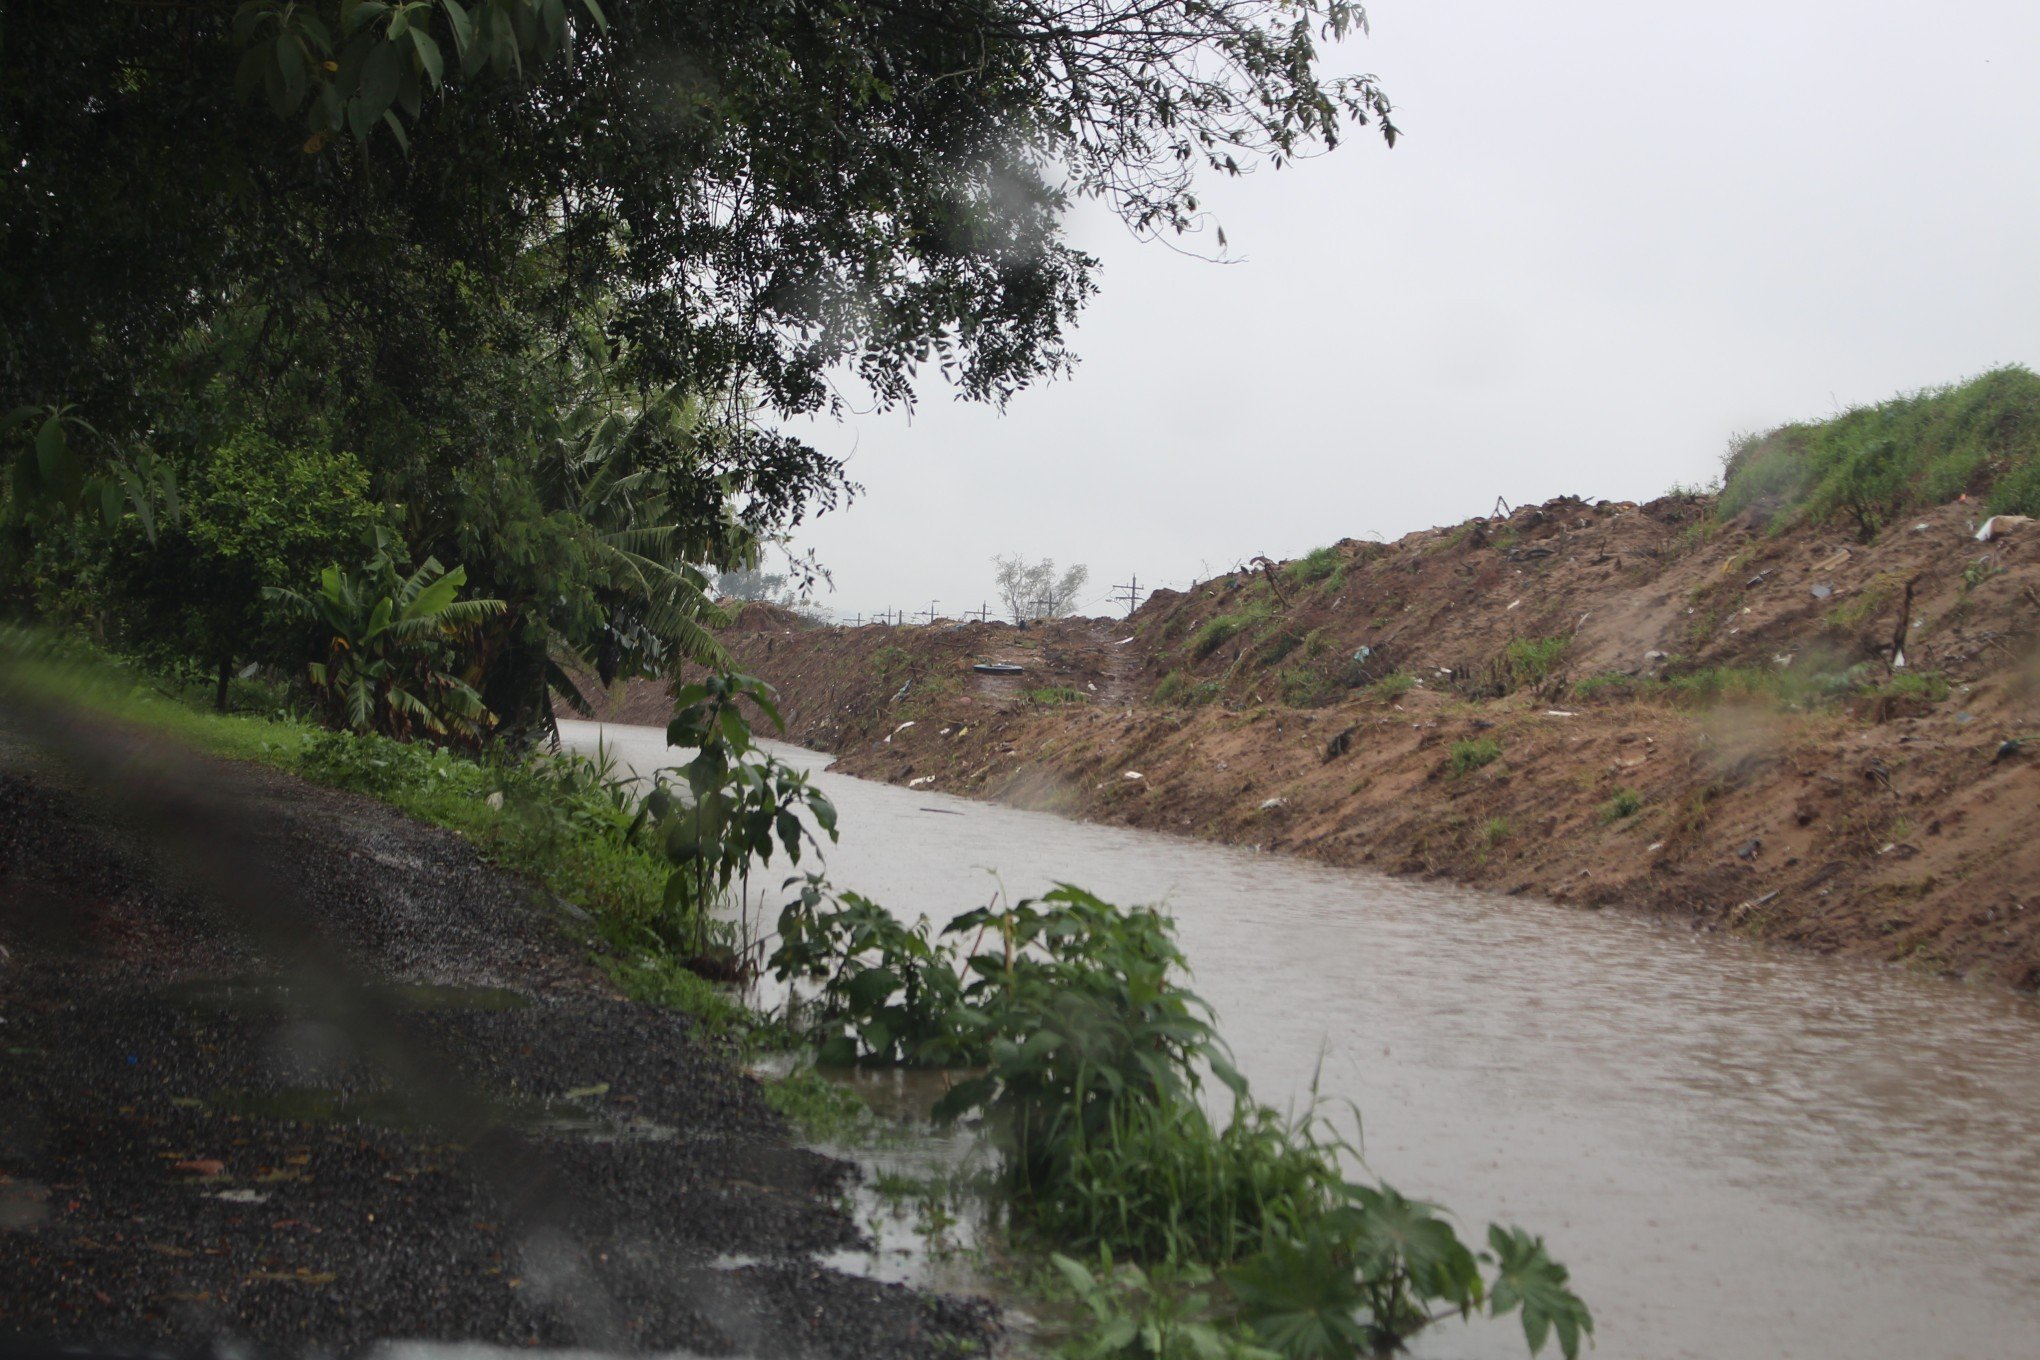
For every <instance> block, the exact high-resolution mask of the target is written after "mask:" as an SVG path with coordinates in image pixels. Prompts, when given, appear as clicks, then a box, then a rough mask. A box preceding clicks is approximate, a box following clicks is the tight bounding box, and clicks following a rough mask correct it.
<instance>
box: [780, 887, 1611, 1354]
mask: <svg viewBox="0 0 2040 1360" xmlns="http://www.w3.org/2000/svg"><path fill="white" fill-rule="evenodd" d="M826 900H827V894H826V892H825V891H823V889H822V887H821V885H820V880H819V879H818V878H816V877H815V876H813V875H810V876H809V877H808V879H807V880H805V882H804V883H803V886H802V891H801V894H800V896H799V897H798V898H796V900H795V901H794V902H792V903H789V904H788V908H787V912H786V914H785V915H783V916H782V918H781V934H782V944H781V947H780V949H779V951H778V952H777V953H775V955H774V957H773V964H774V967H775V968H776V969H778V970H780V972H781V975H782V976H785V977H790V976H794V975H810V976H811V975H817V974H821V975H825V976H826V977H827V979H828V980H827V981H826V982H825V985H824V989H823V995H824V999H825V1004H823V1005H822V1006H821V1007H820V1008H819V1009H818V1011H817V1012H816V1013H815V1015H814V1016H813V1017H812V1018H811V1023H812V1025H813V1028H811V1030H810V1033H811V1035H812V1036H813V1037H815V1038H817V1039H818V1041H820V1042H822V1043H823V1044H824V1045H825V1050H824V1051H825V1052H826V1053H827V1054H828V1055H829V1056H831V1057H847V1056H856V1057H858V1058H860V1059H862V1060H864V1061H908V1062H912V1061H935V1062H944V1063H952V1064H959V1063H961V1064H973V1065H981V1066H982V1068H983V1070H982V1071H981V1072H979V1073H976V1074H973V1075H971V1076H969V1077H966V1078H965V1079H963V1080H961V1081H959V1082H957V1083H956V1084H955V1085H954V1086H953V1087H952V1088H951V1089H950V1093H949V1095H948V1096H947V1097H945V1098H944V1100H943V1101H942V1102H941V1104H940V1105H939V1106H938V1107H937V1114H938V1115H940V1116H943V1117H962V1116H965V1115H969V1114H977V1115H981V1116H983V1117H984V1118H985V1120H986V1123H987V1124H988V1126H989V1128H990V1130H991V1131H992V1136H993V1138H994V1140H995V1142H996V1145H997V1146H998V1147H999V1149H1000V1152H1001V1155H1002V1157H1003V1160H1004V1163H1005V1170H1006V1180H1007V1184H1008V1188H1009V1190H1010V1191H1011V1193H1012V1194H1013V1196H1014V1200H1015V1204H1016V1207H1017V1208H1018V1209H1019V1210H1020V1211H1021V1214H1022V1217H1023V1220H1024V1221H1026V1222H1027V1223H1029V1224H1031V1225H1032V1226H1033V1227H1034V1228H1035V1229H1036V1230H1037V1231H1039V1232H1041V1233H1042V1234H1043V1235H1044V1236H1046V1237H1047V1238H1049V1239H1050V1240H1052V1241H1054V1242H1056V1243H1057V1244H1059V1245H1063V1246H1069V1247H1074V1248H1078V1249H1090V1250H1095V1251H1097V1252H1099V1253H1100V1254H1101V1256H1102V1259H1103V1261H1104V1268H1103V1271H1102V1273H1094V1272H1091V1271H1090V1270H1089V1269H1088V1268H1086V1267H1081V1266H1078V1265H1076V1263H1075V1262H1073V1261H1071V1260H1070V1259H1069V1258H1067V1257H1063V1258H1058V1262H1057V1264H1058V1267H1059V1268H1060V1269H1061V1270H1062V1272H1063V1275H1064V1277H1065V1278H1066V1280H1068V1281H1069V1283H1070V1285H1071V1287H1072V1288H1074V1289H1075V1290H1076V1291H1077V1293H1078V1295H1079V1298H1080V1301H1081V1302H1082V1303H1083V1304H1084V1306H1085V1307H1086V1308H1087V1309H1089V1310H1090V1312H1091V1314H1092V1322H1093V1324H1094V1325H1093V1326H1092V1327H1091V1328H1090V1329H1089V1330H1088V1332H1087V1334H1086V1335H1085V1336H1084V1337H1083V1338H1082V1340H1081V1341H1080V1343H1079V1344H1078V1347H1077V1349H1078V1353H1080V1354H1084V1355H1088V1356H1101V1357H1102V1356H1113V1357H1157V1358H1159V1357H1176V1356H1185V1357H1187V1356H1196V1357H1217V1356H1243V1355H1267V1354H1274V1355H1279V1356H1283V1357H1286V1358H1287V1360H1359V1358H1360V1357H1363V1356H1374V1355H1378V1354H1382V1353H1385V1352H1387V1351H1391V1350H1397V1349H1400V1348H1401V1347H1402V1346H1403V1344H1404V1343H1405V1342H1406V1341H1407V1339H1408V1338H1409V1337H1411V1336H1413V1335H1414V1334H1415V1333H1417V1332H1419V1331H1421V1330H1423V1329H1424V1328H1426V1327H1428V1326H1431V1325H1432V1324H1434V1323H1436V1322H1438V1321H1440V1320H1442V1319H1444V1318H1448V1317H1452V1316H1470V1315H1471V1314H1473V1313H1475V1312H1477V1311H1485V1312H1487V1313H1488V1314H1489V1315H1491V1316H1502V1315H1505V1314H1508V1313H1511V1312H1520V1314H1521V1317H1522V1322H1523V1328H1524V1336H1525V1340H1526V1341H1527V1342H1528V1344H1529V1346H1530V1349H1531V1350H1532V1352H1533V1353H1534V1352H1536V1351H1537V1350H1538V1349H1540V1348H1541V1347H1542V1346H1543V1345H1544V1343H1545V1342H1546V1341H1547V1340H1548V1339H1549V1338H1550V1337H1551V1336H1552V1335H1554V1334H1555V1335H1556V1336H1557V1338H1558V1340H1559V1345H1560V1349H1561V1350H1562V1351H1563V1352H1564V1353H1565V1355H1566V1356H1568V1357H1572V1356H1574V1355H1576V1354H1577V1351H1578V1347H1579V1342H1580V1339H1581V1337H1582V1336H1585V1335H1591V1333H1592V1331H1593V1318H1592V1316H1591V1314H1589V1312H1588V1311H1587V1308H1586V1306H1585V1305H1584V1304H1583V1303H1582V1302H1581V1301H1580V1300H1579V1298H1578V1297H1577V1296H1576V1295H1575V1294H1574V1293H1573V1292H1572V1290H1571V1287H1570V1285H1569V1282H1568V1278H1567V1275H1566V1271H1565V1268H1564V1267H1563V1266H1561V1265H1559V1264H1558V1263H1557V1262H1555V1261H1553V1260H1552V1259H1551V1257H1550V1255H1549V1254H1548V1253H1547V1252H1546V1251H1545V1249H1544V1244H1543V1243H1542V1241H1541V1240H1539V1239H1537V1238H1534V1237H1530V1236H1529V1235H1527V1234H1525V1233H1522V1232H1521V1231H1519V1230H1517V1229H1513V1228H1504V1227H1500V1226H1497V1227H1494V1228H1491V1229H1490V1230H1489V1235H1488V1250H1485V1251H1478V1252H1477V1251H1475V1250H1473V1249H1472V1248H1471V1247H1469V1246H1467V1245H1466V1244H1465V1243H1463V1242H1462V1241H1461V1240H1460V1238H1459V1236H1458V1233H1457V1231H1456V1230H1455V1229H1454V1228H1453V1226H1452V1224H1451V1223H1450V1222H1449V1221H1448V1220H1447V1219H1446V1217H1445V1216H1444V1214H1443V1213H1442V1211H1440V1210H1438V1209H1437V1208H1436V1207H1435V1206H1432V1205H1429V1204H1424V1203H1421V1202H1419V1201H1416V1200H1411V1199H1408V1198H1406V1197H1404V1196H1402V1195H1400V1194H1398V1193H1397V1192H1396V1191H1395V1190H1393V1189H1391V1188H1390V1187H1388V1186H1385V1185H1367V1184H1360V1183H1355V1182H1353V1181H1351V1180H1349V1179H1348V1172H1347V1167H1348V1166H1349V1165H1351V1164H1354V1163H1357V1161H1358V1160H1359V1158H1358V1153H1357V1150H1355V1149H1354V1148H1352V1147H1351V1146H1350V1145H1349V1144H1347V1143H1346V1142H1345V1141H1343V1140H1342V1139H1340V1138H1339V1137H1337V1136H1336V1135H1335V1134H1333V1133H1332V1131H1331V1130H1330V1128H1329V1126H1328V1125H1327V1124H1326V1123H1325V1121H1324V1120H1323V1119H1322V1118H1320V1117H1319V1116H1318V1115H1317V1113H1316V1112H1315V1110H1314V1109H1313V1110H1312V1111H1310V1112H1307V1113H1306V1114H1305V1115H1304V1116H1302V1117H1301V1118H1299V1119H1295V1120H1290V1119H1285V1118H1284V1117H1283V1116H1281V1115H1279V1114H1277V1113H1276V1112H1275V1111H1273V1110H1270V1109H1269V1108H1267V1107H1266V1106H1263V1105H1260V1104H1258V1103H1256V1102H1255V1101H1253V1100H1252V1099H1251V1097H1250V1096H1249V1094H1248V1091H1247V1087H1246V1083H1245V1081H1244V1080H1243V1079H1241V1078H1240V1076H1239V1075H1238V1074H1237V1073H1236V1072H1235V1071H1234V1070H1233V1068H1232V1066H1231V1063H1230V1061H1229V1058H1228V1056H1227V1053H1226V1050H1225V1046H1224V1044H1223V1042H1222V1041H1221V1040H1220V1038H1219V1036H1218V1033H1217V1030H1216V1028H1215V1027H1214V1025H1213V1022H1212V1017H1211V1013H1210V1011H1209V1009H1208V1008H1207V1007H1206V1006H1205V1004H1204V1003H1203V1002H1202V1001H1201V1000H1199V999H1198V997H1197V996H1196V995H1195V994H1194V993H1192V992H1190V991H1188V990H1187V989H1185V988H1184V987H1183V986H1182V985H1181V979H1180V977H1179V976H1178V974H1179V973H1180V972H1181V970H1182V969H1183V966H1184V964H1183V958H1182V955H1181V953H1180V952H1179V951H1178V949H1177V948H1176V945H1175V942H1174V940H1173V938H1172V933H1171V930H1170V926H1169V923H1168V921H1167V919H1166V918H1165V917H1163V916H1161V915H1160V914H1159V913H1157V912H1155V911H1152V910H1136V911H1123V910H1121V909H1119V908H1117V907H1114V906H1113V905H1111V904H1110V903H1107V902H1104V901H1102V900H1100V899H1099V898H1097V897H1096V896H1094V895H1092V894H1090V893H1088V892H1085V891H1083V890H1082V889H1080V888H1075V887H1071V886H1069V885H1061V886H1058V887H1057V888H1056V889H1055V891H1053V892H1051V893H1048V894H1046V895H1045V896H1043V897H1042V898H1039V899H1031V900H1027V901H1023V902H1021V903H1019V904H1018V905H1015V906H1010V907H1008V906H1000V905H998V904H994V905H992V906H988V907H984V908H981V909H979V910H976V911H971V912H966V913H965V914H963V915H962V916H959V917H957V918H956V919H955V920H953V921H951V922H950V924H949V925H948V926H947V927H946V928H945V929H944V930H943V932H942V936H941V938H940V939H938V940H932V941H931V940H930V938H929V936H928V933H927V930H926V927H925V925H923V926H921V927H917V928H914V929H908V928H906V927H903V926H901V925H899V924H898V923H897V922H889V921H886V920H882V919H880V918H881V917H882V915H883V913H882V912H881V911H879V910H878V909H877V908H876V906H875V904H873V903H870V902H868V901H866V900H865V899H862V898H856V897H854V895H851V894H845V895H844V898H843V899H842V902H843V905H840V906H838V907H837V908H836V909H834V910H828V909H825V908H824V907H823V906H822V904H823V903H824V902H826ZM966 939H968V941H969V943H968V944H967V945H966V944H965V943H964V941H965V940H966ZM959 979H968V980H967V981H965V982H963V983H962V985H961V986H960V987H959V986H958V980H959ZM951 998H953V1002H951V1004H949V1005H948V1006H947V1008H946V1009H945V1007H944V1002H945V1001H950V1000H951ZM1207 1075H1214V1076H1216V1077H1217V1078H1218V1079H1219V1080H1220V1081H1221V1082H1222V1083H1223V1085H1224V1086H1225V1087H1227V1088H1228V1090H1229V1091H1230V1093H1231V1095H1232V1097H1233V1100H1232V1116H1231V1118H1230V1120H1228V1121H1226V1122H1224V1123H1222V1124H1221V1123H1219V1122H1217V1121H1215V1120H1214V1118H1213V1116H1212V1115H1211V1113H1210V1111H1209V1110H1208V1108H1207V1103H1206V1100H1205V1098H1204V1097H1205V1094H1206V1093H1205V1090H1204V1080H1205V1077H1206V1076H1207ZM1115 1256H1123V1257H1129V1258H1134V1259H1136V1260H1139V1261H1144V1262H1147V1263H1150V1264H1155V1265H1159V1266H1161V1267H1164V1268H1163V1269H1162V1270H1160V1271H1159V1272H1154V1273H1143V1272H1140V1271H1132V1272H1128V1271H1126V1270H1124V1269H1122V1268H1119V1267H1115V1266H1114V1265H1113V1264H1112V1262H1113V1258H1114V1257H1115ZM1214 1272H1215V1273H1214ZM1214 1280H1218V1281H1222V1282H1223V1284H1224V1286H1225V1290H1226V1293H1225V1295H1224V1296H1223V1297H1220V1296H1219V1295H1217V1294H1216V1293H1215V1292H1214V1291H1209V1290H1207V1289H1206V1286H1208V1285H1210V1284H1211V1283H1213V1281H1214Z"/></svg>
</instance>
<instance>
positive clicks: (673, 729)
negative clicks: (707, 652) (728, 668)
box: [642, 674, 836, 959]
mask: <svg viewBox="0 0 2040 1360" xmlns="http://www.w3.org/2000/svg"><path fill="white" fill-rule="evenodd" d="M673 697H674V701H675V702H676V703H677V704H678V705H679V711H678V712H677V713H676V714H675V715H674V717H673V721H672V722H671V723H670V724H669V725H668V726H667V728H666V741H667V744H668V745H671V746H679V747H687V748H691V749H693V751H694V756H693V758H692V759H690V760H688V761H686V762H685V763H683V764H682V765H680V766H679V767H678V769H677V773H678V774H679V775H680V777H681V778H680V782H681V784H683V785H684V791H683V790H682V789H679V788H675V787H674V786H673V785H672V784H670V783H667V782H665V781H663V780H662V781H661V782H660V783H659V784H658V785H657V786H656V787H654V788H653V790H652V792H651V793H650V794H649V795H648V796H647V797H646V799H645V806H644V812H643V814H642V815H643V817H644V818H645V819H646V820H647V821H648V822H649V823H650V824H652V825H653V826H655V827H656V828H657V836H658V844H659V845H660V847H661V848H662V849H663V850H664V852H665V854H666V857H667V858H668V859H669V860H670V861H671V862H672V864H673V872H672V874H671V876H670V877H669V878H668V879H667V882H666V898H665V900H666V909H667V911H668V912H669V913H673V914H676V915H677V916H678V919H679V923H680V925H681V927H682V929H683V930H684V932H685V934H686V935H687V937H688V940H689V942H690V944H691V947H692V948H693V950H694V952H695V955H696V957H697V959H699V958H701V957H702V956H704V955H705V954H706V951H707V945H708V923H709V921H710V919H711V914H712V911H713V908H714V906H715V903H716V902H717V901H718V900H720V899H721V898H723V897H724V896H726V895H727V894H728V893H729V892H730V890H731V888H732V886H738V887H739V891H741V892H742V893H743V900H744V901H745V902H746V903H748V901H749V891H748V887H749V880H750V873H751V866H752V865H753V863H760V864H769V863H771V861H772V855H773V853H774V850H775V848H777V849H780V850H784V851H785V852H786V857H787V858H788V859H789V860H791V861H792V862H793V863H795V864H798V863H799V862H800V856H801V846H802V844H803V843H804V842H805V841H808V840H811V839H812V835H811V833H810V832H808V830H807V829H806V827H805V826H804V825H803V824H802V822H801V818H800V814H801V813H802V812H803V811H804V812H806V813H807V814H808V815H809V816H810V817H812V818H813V819H814V822H815V825H816V826H818V827H820V828H821V829H822V831H823V833H824V834H825V835H827V836H828V837H829V839H830V840H834V839H835V838H836V808H835V805H834V804H832V803H831V802H830V801H829V799H828V796H827V795H826V794H824V793H823V792H822V791H821V790H820V789H818V788H816V787H815V786H814V785H813V783H812V782H810V781H809V779H808V777H807V775H806V774H804V773H803V772H801V771H800V770H797V769H795V768H793V767H792V766H791V765H788V764H786V763H785V762H784V761H781V760H779V759H777V758H776V757H774V756H772V755H771V754H769V753H767V752H765V751H762V750H760V749H759V747H758V744H757V742H756V740H755V739H754V738H753V737H752V735H751V724H750V722H749V720H748V719H746V718H745V716H744V713H743V710H742V708H741V707H740V703H741V701H743V700H747V699H748V700H749V701H750V702H751V703H753V704H755V705H756V706H757V708H758V710H759V711H760V712H762V713H763V714H764V715H765V716H766V717H768V718H770V719H771V720H772V724H773V726H774V727H775V728H779V729H781V730H784V728H785V723H784V722H783V721H782V720H781V718H780V716H779V708H778V705H777V704H776V703H775V702H774V701H773V692H772V687H771V686H770V685H767V684H766V683H765V682H764V681H762V680H760V679H758V678H757V677H755V676H750V675H732V674H712V675H710V676H709V677H708V678H707V679H705V680H703V681H700V682H698V683H695V684H690V685H684V686H682V687H681V688H680V689H679V690H678V691H677V692H676V693H675V694H674V696H673ZM746 910H748V906H747V907H746Z"/></svg>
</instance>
